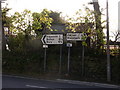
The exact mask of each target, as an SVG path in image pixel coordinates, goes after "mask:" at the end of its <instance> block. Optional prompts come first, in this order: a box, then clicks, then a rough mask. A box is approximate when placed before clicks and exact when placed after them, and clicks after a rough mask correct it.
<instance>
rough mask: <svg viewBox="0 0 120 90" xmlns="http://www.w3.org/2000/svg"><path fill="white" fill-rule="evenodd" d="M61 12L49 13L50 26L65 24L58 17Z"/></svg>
mask: <svg viewBox="0 0 120 90" xmlns="http://www.w3.org/2000/svg"><path fill="white" fill-rule="evenodd" d="M60 14H61V12H56V11H51V13H49V16H50V17H51V18H52V19H53V22H52V24H65V23H66V21H65V20H64V19H63V18H62V17H61V16H60Z"/></svg>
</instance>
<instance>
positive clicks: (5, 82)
mask: <svg viewBox="0 0 120 90" xmlns="http://www.w3.org/2000/svg"><path fill="white" fill-rule="evenodd" d="M2 88H3V90H7V89H8V90H9V89H10V88H12V89H10V90H14V89H15V90H18V89H20V88H21V89H22V88H23V89H24V90H27V89H30V88H33V89H35V90H36V89H37V88H38V89H37V90H39V89H45V90H66V89H67V90H69V89H70V90H74V89H75V90H76V89H77V90H80V89H84V90H88V89H91V90H96V89H97V90H109V89H106V88H102V87H96V86H88V85H80V84H72V83H66V82H58V81H56V80H42V79H33V78H27V77H19V76H10V75H3V78H2ZM5 88H6V89H5ZM23 89H22V90H23ZM30 90H31V89H30ZM111 90H113V89H111Z"/></svg>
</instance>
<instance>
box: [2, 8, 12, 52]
mask: <svg viewBox="0 0 120 90" xmlns="http://www.w3.org/2000/svg"><path fill="white" fill-rule="evenodd" d="M9 10H11V9H10V8H7V7H4V8H2V41H3V42H2V46H3V50H6V43H7V42H6V38H5V32H4V27H7V28H8V34H10V27H12V26H13V25H12V18H11V17H9V16H7V14H8V12H9Z"/></svg>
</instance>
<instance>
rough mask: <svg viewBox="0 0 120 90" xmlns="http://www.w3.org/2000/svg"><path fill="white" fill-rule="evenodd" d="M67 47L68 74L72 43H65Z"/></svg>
mask: <svg viewBox="0 0 120 90" xmlns="http://www.w3.org/2000/svg"><path fill="white" fill-rule="evenodd" d="M67 47H68V74H69V71H70V47H72V43H67Z"/></svg>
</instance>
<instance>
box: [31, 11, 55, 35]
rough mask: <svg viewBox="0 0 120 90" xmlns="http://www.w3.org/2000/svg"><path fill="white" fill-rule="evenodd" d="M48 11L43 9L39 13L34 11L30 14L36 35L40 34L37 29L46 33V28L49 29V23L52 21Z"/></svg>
mask: <svg viewBox="0 0 120 90" xmlns="http://www.w3.org/2000/svg"><path fill="white" fill-rule="evenodd" d="M49 13H50V11H48V10H47V9H43V11H42V12H41V13H37V12H34V13H33V14H32V17H33V22H32V28H33V30H35V32H36V33H37V35H39V34H40V32H39V31H44V32H45V33H46V29H49V30H51V28H50V27H51V23H52V21H53V19H52V18H50V16H49Z"/></svg>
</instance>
